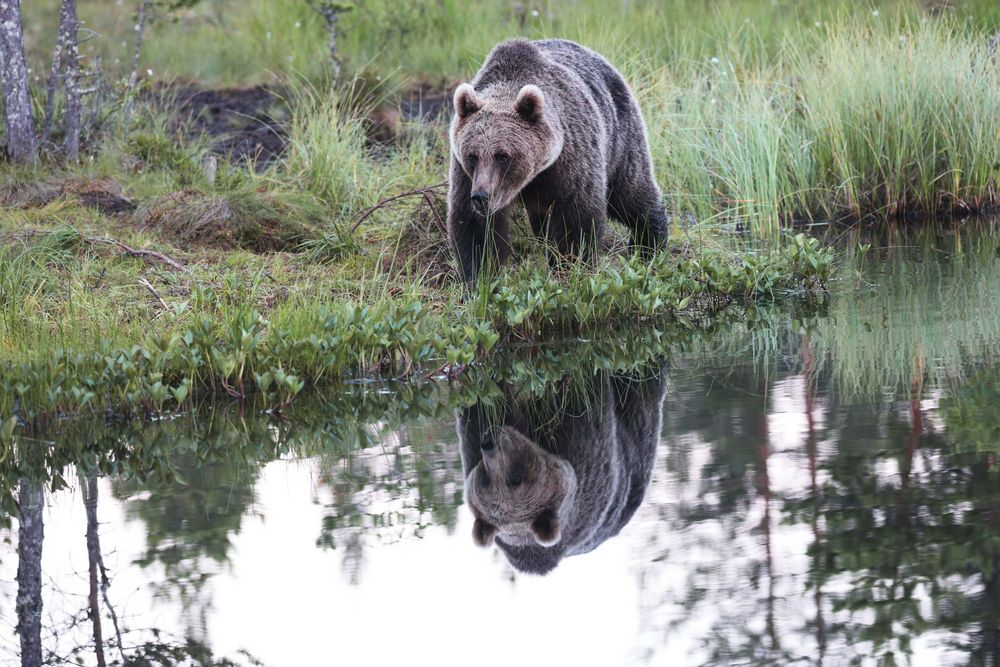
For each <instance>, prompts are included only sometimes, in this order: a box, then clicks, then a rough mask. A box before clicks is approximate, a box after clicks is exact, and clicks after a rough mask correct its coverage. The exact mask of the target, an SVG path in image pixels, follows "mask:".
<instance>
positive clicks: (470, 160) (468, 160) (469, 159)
mask: <svg viewBox="0 0 1000 667" xmlns="http://www.w3.org/2000/svg"><path fill="white" fill-rule="evenodd" d="M478 162H479V158H478V157H476V156H475V155H472V154H469V155H467V156H465V164H467V165H469V169H475V168H476V164H477V163H478Z"/></svg>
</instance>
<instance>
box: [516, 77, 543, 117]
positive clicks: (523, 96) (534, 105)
mask: <svg viewBox="0 0 1000 667" xmlns="http://www.w3.org/2000/svg"><path fill="white" fill-rule="evenodd" d="M544 107H545V95H544V94H543V93H542V89H541V88H539V87H538V86H534V85H532V84H530V83H529V84H528V85H526V86H524V87H523V88H521V90H520V91H519V92H518V93H517V99H516V100H514V110H515V111H516V112H517V115H518V116H520V117H521V118H523V119H524V120H526V121H528V122H529V123H534V122H535V121H537V120H538V119H539V118H541V117H542V109H543V108H544Z"/></svg>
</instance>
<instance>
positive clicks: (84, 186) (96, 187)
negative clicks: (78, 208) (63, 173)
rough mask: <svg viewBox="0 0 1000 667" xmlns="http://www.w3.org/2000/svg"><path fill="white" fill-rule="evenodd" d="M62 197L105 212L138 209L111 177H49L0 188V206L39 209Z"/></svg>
mask: <svg viewBox="0 0 1000 667" xmlns="http://www.w3.org/2000/svg"><path fill="white" fill-rule="evenodd" d="M60 197H70V198H73V199H76V200H77V201H78V202H79V203H80V204H82V205H83V206H88V207H92V208H96V209H97V210H98V211H100V212H101V213H104V214H106V215H116V214H119V213H130V212H132V211H134V210H135V204H134V203H132V202H131V201H130V200H129V199H128V198H126V197H125V193H124V192H123V191H122V186H120V185H119V184H118V183H116V182H115V181H113V180H111V179H110V178H94V179H88V178H72V179H70V180H68V181H66V180H60V179H49V180H44V181H36V182H33V183H26V182H15V183H10V184H7V185H5V186H3V187H0V206H3V207H4V208H21V209H27V208H40V207H42V206H46V205H48V204H50V203H52V202H53V201H55V200H56V199H58V198H60Z"/></svg>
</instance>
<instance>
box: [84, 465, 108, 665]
mask: <svg viewBox="0 0 1000 667" xmlns="http://www.w3.org/2000/svg"><path fill="white" fill-rule="evenodd" d="M83 504H84V506H85V507H86V509H87V560H88V561H90V621H91V623H92V624H93V626H94V652H95V654H96V658H97V667H105V665H106V663H105V661H104V633H103V631H102V630H101V606H100V604H99V603H98V601H97V589H98V586H97V583H98V569H99V564H100V562H101V542H100V539H99V538H98V536H97V477H94V476H93V475H91V476H90V477H88V478H87V480H86V483H85V484H84V485H83Z"/></svg>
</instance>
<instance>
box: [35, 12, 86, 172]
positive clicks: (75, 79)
mask: <svg viewBox="0 0 1000 667" xmlns="http://www.w3.org/2000/svg"><path fill="white" fill-rule="evenodd" d="M79 32H80V25H79V22H78V21H77V17H76V0H63V1H62V6H61V7H60V9H59V31H58V33H57V35H56V47H55V50H54V51H53V53H52V67H51V68H50V69H49V79H48V84H47V86H46V89H47V90H46V95H45V123H44V125H43V129H42V142H43V143H48V142H49V140H50V139H51V137H52V122H53V116H54V114H55V99H56V90H57V89H58V87H59V70H60V69H62V70H63V72H64V74H63V78H64V81H65V84H66V111H65V113H64V114H63V119H64V121H65V123H66V128H65V138H64V140H63V151H64V154H65V156H66V159H67V160H76V159H78V158H79V157H80V117H81V114H82V107H81V104H80V48H79V42H78V35H79Z"/></svg>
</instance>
